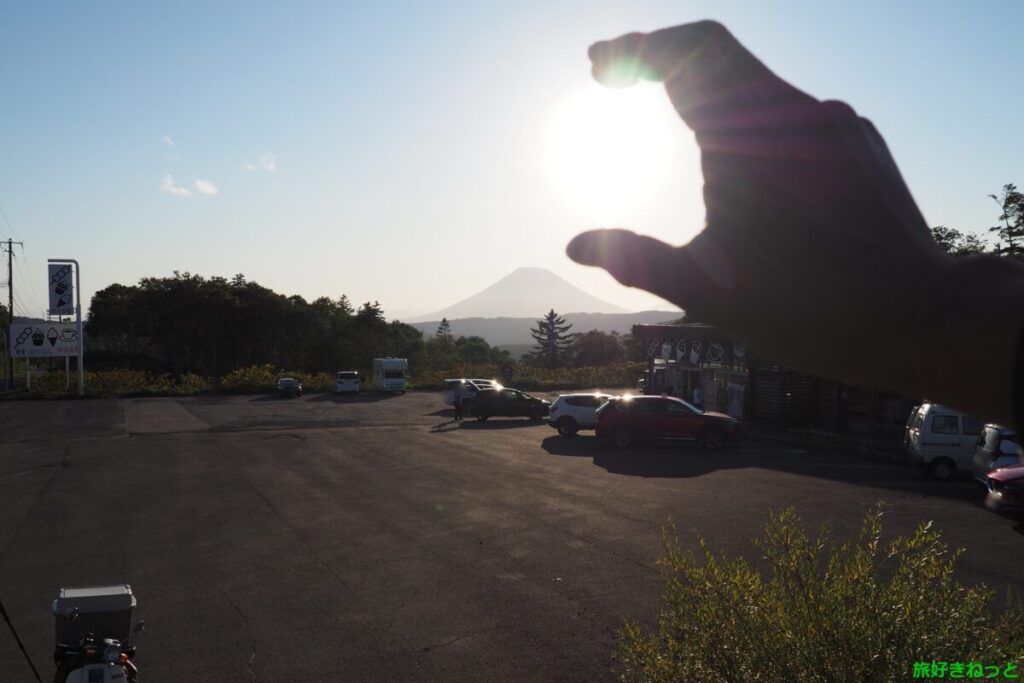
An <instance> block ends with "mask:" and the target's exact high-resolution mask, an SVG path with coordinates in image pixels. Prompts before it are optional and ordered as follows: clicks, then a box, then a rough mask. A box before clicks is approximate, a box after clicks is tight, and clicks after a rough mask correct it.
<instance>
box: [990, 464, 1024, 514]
mask: <svg viewBox="0 0 1024 683" xmlns="http://www.w3.org/2000/svg"><path fill="white" fill-rule="evenodd" d="M985 486H986V487H988V495H987V496H986V497H985V507H987V508H988V509H989V510H993V511H996V512H1024V464H1017V465H1010V466H1009V467H1000V468H999V469H997V470H992V471H991V472H989V473H988V476H987V477H985Z"/></svg>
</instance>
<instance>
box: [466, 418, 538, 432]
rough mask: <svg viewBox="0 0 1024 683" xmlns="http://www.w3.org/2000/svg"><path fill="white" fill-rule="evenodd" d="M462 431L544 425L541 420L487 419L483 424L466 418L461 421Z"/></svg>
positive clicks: (474, 419)
mask: <svg viewBox="0 0 1024 683" xmlns="http://www.w3.org/2000/svg"><path fill="white" fill-rule="evenodd" d="M461 424H462V429H484V430H486V429H515V428H516V427H538V426H540V425H545V424H546V423H545V422H544V421H543V420H531V419H529V418H526V417H510V418H505V419H495V418H493V417H492V418H489V419H488V420H486V421H485V422H481V421H480V420H477V419H476V418H475V417H467V418H466V419H465V420H463V421H462V423H461Z"/></svg>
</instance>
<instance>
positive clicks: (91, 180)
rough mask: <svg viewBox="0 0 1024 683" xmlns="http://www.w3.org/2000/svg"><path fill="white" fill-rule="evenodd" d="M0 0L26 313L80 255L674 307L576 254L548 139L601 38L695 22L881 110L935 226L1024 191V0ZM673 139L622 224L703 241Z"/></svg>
mask: <svg viewBox="0 0 1024 683" xmlns="http://www.w3.org/2000/svg"><path fill="white" fill-rule="evenodd" d="M0 7H2V10H0V101H2V105H0V207H2V208H3V210H4V212H5V213H6V215H7V217H8V218H9V220H10V224H11V226H13V233H14V236H15V239H21V240H24V241H25V247H26V250H25V253H24V254H22V252H21V251H18V252H16V254H17V256H18V259H19V263H18V267H17V269H16V272H15V278H16V286H17V287H18V288H19V289H18V290H16V291H17V293H18V303H17V304H16V306H17V309H18V312H19V313H22V312H24V313H27V314H39V313H41V312H42V308H43V307H44V305H45V302H44V300H43V296H42V295H43V294H44V284H45V281H44V278H45V261H46V258H48V257H54V256H57V257H72V258H78V259H79V260H80V261H81V263H82V267H83V270H82V275H83V290H84V291H83V293H84V294H85V295H86V296H87V297H89V296H91V294H92V292H93V291H95V290H97V289H100V288H102V287H105V286H107V285H109V284H111V283H112V282H121V283H124V284H131V283H134V282H136V281H137V280H138V279H139V278H140V277H143V276H149V275H169V274H170V273H171V271H173V270H181V271H191V272H194V273H201V274H204V275H213V274H220V275H224V276H231V275H233V274H235V273H239V272H241V273H244V274H245V275H246V276H248V277H249V278H250V279H254V280H257V281H259V282H260V283H262V284H264V285H267V286H269V287H272V288H273V289H275V290H278V291H281V292H284V293H287V294H301V295H303V296H305V297H307V298H310V299H311V298H314V297H316V296H320V295H328V296H332V297H333V296H338V295H340V294H342V293H347V294H348V295H349V296H350V298H352V299H353V300H355V301H357V302H361V301H365V300H367V299H378V300H380V302H381V303H382V304H383V306H384V309H385V312H386V313H387V314H388V316H389V317H395V316H398V317H402V316H412V315H415V314H418V313H423V312H427V311H430V310H435V309H439V308H442V307H443V306H446V305H447V304H449V303H452V302H453V301H455V300H457V299H460V298H463V297H464V296H466V295H468V294H471V293H473V292H475V291H476V290H478V289H481V288H482V287H484V286H486V285H488V284H490V283H491V282H493V281H494V280H496V279H498V278H499V277H501V276H503V275H505V274H506V273H508V272H510V271H511V270H512V269H514V268H516V267H518V266H527V265H528V266H541V267H547V268H551V269H553V270H555V271H556V272H558V273H560V274H561V275H563V276H564V277H566V278H567V279H569V280H570V281H572V282H574V283H576V284H579V285H581V286H583V287H585V288H586V289H588V290H589V291H591V292H592V293H594V294H595V295H597V296H600V297H602V298H605V299H607V300H609V301H611V302H613V303H617V304H619V305H623V306H627V307H629V308H634V309H639V308H650V307H656V306H659V305H662V306H664V305H665V304H663V303H661V304H659V301H660V300H658V299H656V298H654V297H651V296H649V295H645V294H641V293H638V292H634V291H631V290H626V289H624V288H621V287H619V286H618V285H616V284H615V283H614V282H613V281H612V280H611V279H610V278H609V277H608V276H606V275H604V274H601V273H599V272H596V271H592V270H589V269H585V268H582V267H579V266H576V265H573V264H572V263H571V262H569V261H568V260H567V259H566V258H565V256H564V252H563V248H564V245H565V243H566V241H567V240H568V239H569V238H570V237H571V236H572V235H573V234H575V233H576V232H578V231H579V230H581V229H584V228H587V227H592V226H594V225H595V220H594V217H593V216H592V215H590V214H588V213H587V212H585V211H581V210H580V209H579V208H578V207H576V206H574V205H571V204H570V203H568V202H567V201H566V197H565V195H564V193H563V192H562V191H561V190H560V189H559V188H558V187H556V186H555V184H554V183H553V182H552V179H551V177H550V174H549V173H548V172H547V169H546V167H545V163H546V162H545V150H546V145H547V144H548V143H547V141H546V134H547V131H548V129H549V127H550V122H551V120H552V117H553V116H554V112H555V111H556V110H557V109H558V107H559V106H560V104H561V103H562V102H564V101H565V99H566V97H567V96H568V95H569V94H570V93H572V92H575V91H578V90H579V89H580V88H581V87H584V86H585V85H586V84H587V83H588V81H589V64H588V62H587V59H586V48H587V46H588V45H589V44H590V43H591V42H593V41H594V40H597V39H601V38H606V37H612V36H615V35H618V34H620V33H624V32H627V31H631V30H650V29H654V28H659V27H662V26H668V25H673V24H677V23H682V22H686V21H692V20H695V19H700V18H714V19H718V20H720V21H722V22H723V23H725V24H726V25H728V26H729V27H730V28H731V29H732V30H733V32H734V33H735V34H736V35H737V36H738V37H739V38H740V40H742V41H743V42H744V43H746V44H747V45H748V46H749V47H750V48H751V49H752V50H753V51H754V53H755V54H757V55H758V56H759V57H761V58H762V59H763V60H764V61H765V62H766V63H767V64H768V65H769V66H771V67H772V68H773V69H774V70H775V71H776V72H777V73H779V74H781V75H782V76H784V77H786V78H788V79H789V80H791V81H792V82H794V83H795V84H796V85H798V86H799V87H801V88H803V89H805V90H807V91H808V92H810V93H812V94H814V95H815V96H818V97H822V98H833V99H842V100H846V101H847V102H850V103H851V104H853V105H854V106H855V107H856V108H857V109H858V110H859V111H860V112H861V113H862V114H863V115H865V116H868V117H870V118H872V119H873V120H874V121H875V123H876V125H877V127H878V128H879V130H881V132H882V134H883V135H884V136H885V137H886V139H887V140H888V142H889V144H890V147H891V149H892V151H893V153H894V154H895V156H896V159H897V161H898V162H899V164H900V166H901V168H902V170H903V172H904V175H905V176H906V178H907V180H908V182H909V184H910V187H911V190H912V191H913V192H914V195H915V197H916V198H917V200H918V202H919V204H920V205H921V207H922V209H923V211H924V214H925V216H926V218H927V219H928V221H929V223H930V224H932V225H938V224H944V225H948V226H950V227H955V228H959V229H967V230H976V231H983V230H984V229H985V228H987V227H988V226H990V225H993V224H994V219H995V216H996V215H997V214H998V211H997V207H996V206H995V205H994V203H992V201H991V200H990V199H988V198H987V196H986V195H988V194H990V193H995V192H998V190H999V188H1000V187H1001V186H1002V185H1003V184H1005V183H1007V182H1016V183H1018V184H1021V185H1024V173H1022V171H1024V163H1022V161H1024V135H1022V134H1021V133H1022V130H1021V126H1022V124H1021V120H1022V112H1024V106H1022V105H1024V92H1022V90H1021V88H1020V80H1021V73H1020V72H1021V65H1022V64H1024V41H1022V40H1021V39H1020V34H1019V27H1020V26H1021V25H1022V24H1024V3H1021V2H1017V1H1016V0H1006V1H1003V2H998V1H993V2H986V3H966V2H935V1H930V2H899V3H894V2H865V1H862V0H861V1H857V2H845V3H838V2H827V3H822V2H813V1H807V2H771V3H767V2H755V1H748V2H739V1H735V2H723V1H716V2H679V1H678V0H676V1H673V2H654V1H644V0H631V1H630V2H622V1H619V2H609V1H601V0H588V1H587V2H582V1H579V2H577V1H562V2H560V1H558V0H543V1H540V0H521V1H520V2H515V3H495V2H487V3H455V2H451V3H437V2H433V3H388V2H374V3H365V4H354V3H339V2H263V3H248V4H246V5H245V8H244V9H243V6H242V3H237V2H209V1H207V2H202V3H199V2H195V3H189V2H179V3H143V2H103V3H84V2H63V3H59V2H53V3H49V2H48V3H33V2H15V1H14V0H3V2H2V5H0ZM666 106H667V105H666ZM666 144H670V145H671V146H672V147H673V149H674V151H675V156H676V157H677V162H676V163H674V165H673V166H672V168H671V171H670V175H669V176H668V177H667V179H666V180H665V181H664V182H663V183H662V184H661V185H660V186H659V189H658V191H657V193H656V194H654V196H652V197H651V198H650V199H649V200H648V201H647V202H645V203H643V204H642V205H640V206H637V207H635V208H634V209H632V210H631V211H629V212H628V213H627V214H626V215H623V216H621V217H620V218H619V220H618V223H619V224H621V225H628V226H630V227H633V228H635V229H637V230H640V231H644V232H648V233H651V234H654V235H656V236H659V237H662V238H664V239H669V240H673V241H676V242H684V241H686V240H688V239H689V238H690V237H692V235H693V234H694V232H695V231H696V230H698V229H699V227H700V220H701V216H702V207H701V206H700V205H699V178H698V176H697V168H696V160H695V157H694V155H693V143H692V139H691V138H690V137H689V135H688V133H687V131H686V130H685V129H684V128H683V126H682V124H681V123H680V124H679V126H678V130H677V131H676V133H675V134H674V137H673V138H672V139H670V140H668V141H667V142H666ZM168 176H170V179H169V178H168ZM170 180H173V183H171V182H170ZM214 189H216V194H210V192H212V191H213V190H214ZM203 190H205V191H206V192H204V191H203ZM186 191H187V192H188V193H189V195H188V196H185V195H184V193H185V192H186ZM11 233H12V230H11V228H10V227H8V225H7V223H5V222H4V221H3V220H2V218H0V237H4V238H6V237H8V236H10V235H11ZM3 295H4V300H6V292H3Z"/></svg>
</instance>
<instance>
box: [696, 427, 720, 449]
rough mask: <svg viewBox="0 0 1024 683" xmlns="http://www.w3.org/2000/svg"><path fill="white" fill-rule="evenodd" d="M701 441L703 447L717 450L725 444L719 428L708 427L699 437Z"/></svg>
mask: <svg viewBox="0 0 1024 683" xmlns="http://www.w3.org/2000/svg"><path fill="white" fill-rule="evenodd" d="M701 443H702V444H703V445H704V448H708V449H710V450H713V451H717V450H718V449H719V448H721V447H722V446H724V445H725V434H723V433H722V430H720V429H709V430H707V431H706V432H704V436H702V437H701Z"/></svg>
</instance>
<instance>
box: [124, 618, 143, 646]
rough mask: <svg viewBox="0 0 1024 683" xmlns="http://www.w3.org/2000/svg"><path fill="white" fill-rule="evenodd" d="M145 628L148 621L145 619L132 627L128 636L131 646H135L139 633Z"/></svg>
mask: <svg viewBox="0 0 1024 683" xmlns="http://www.w3.org/2000/svg"><path fill="white" fill-rule="evenodd" d="M145 628H146V622H145V621H140V622H139V623H137V624H135V626H134V627H133V628H132V632H131V634H130V635H129V636H128V644H129V645H130V646H132V647H134V645H135V641H136V640H137V639H138V637H139V634H141V633H142V631H143V629H145Z"/></svg>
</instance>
